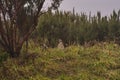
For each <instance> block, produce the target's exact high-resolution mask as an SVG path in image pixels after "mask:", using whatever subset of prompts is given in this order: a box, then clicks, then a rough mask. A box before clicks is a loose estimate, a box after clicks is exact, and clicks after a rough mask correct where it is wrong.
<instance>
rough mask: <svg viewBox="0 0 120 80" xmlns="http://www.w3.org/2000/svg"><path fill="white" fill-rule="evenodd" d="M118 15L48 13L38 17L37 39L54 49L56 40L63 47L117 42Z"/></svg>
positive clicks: (119, 23)
mask: <svg viewBox="0 0 120 80" xmlns="http://www.w3.org/2000/svg"><path fill="white" fill-rule="evenodd" d="M119 16H120V14H119V12H118V13H117V12H115V11H113V13H112V14H111V16H103V17H102V16H101V13H100V12H98V13H97V15H96V16H93V17H92V16H87V15H86V14H85V13H81V14H80V15H78V14H75V13H74V12H73V13H71V12H61V11H56V12H55V13H52V12H51V11H49V12H48V13H47V14H44V15H43V16H41V17H40V21H39V25H38V33H37V34H36V35H38V38H39V39H40V41H41V42H44V41H45V40H47V44H48V45H49V46H52V47H55V46H56V45H57V44H58V39H62V41H63V42H64V43H65V45H66V44H67V45H71V44H84V43H85V42H90V41H95V40H96V41H106V40H107V41H113V40H115V41H119V36H120V18H119Z"/></svg>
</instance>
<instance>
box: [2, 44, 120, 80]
mask: <svg viewBox="0 0 120 80" xmlns="http://www.w3.org/2000/svg"><path fill="white" fill-rule="evenodd" d="M1 53H2V52H1ZM0 61H1V62H0V80H120V46H118V45H116V44H113V43H110V44H109V43H106V44H101V43H99V44H96V45H94V46H91V47H84V46H69V47H66V48H65V49H63V50H60V49H57V48H48V49H46V50H43V49H41V48H40V47H36V46H34V45H31V46H29V49H28V53H26V54H25V51H24V50H23V51H22V54H21V56H20V57H19V58H9V57H7V55H5V54H4V55H2V54H0Z"/></svg>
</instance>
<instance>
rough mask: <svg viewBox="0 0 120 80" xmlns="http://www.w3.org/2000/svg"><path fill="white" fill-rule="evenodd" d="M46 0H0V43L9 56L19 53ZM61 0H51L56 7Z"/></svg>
mask: <svg viewBox="0 0 120 80" xmlns="http://www.w3.org/2000/svg"><path fill="white" fill-rule="evenodd" d="M45 1H47V0H0V45H2V47H3V49H4V50H5V51H7V52H8V53H9V54H10V56H11V57H17V56H19V54H20V51H21V48H22V45H23V43H24V42H25V41H26V40H28V38H29V37H30V35H31V34H32V32H33V31H34V30H35V29H36V26H37V23H38V18H39V16H40V15H41V14H42V12H43V11H42V8H43V5H44V3H45ZM61 1H62V0H51V7H49V9H57V8H58V7H59V5H60V3H61Z"/></svg>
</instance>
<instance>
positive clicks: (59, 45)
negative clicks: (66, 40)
mask: <svg viewBox="0 0 120 80" xmlns="http://www.w3.org/2000/svg"><path fill="white" fill-rule="evenodd" d="M57 47H58V49H64V44H63V42H62V40H61V39H59V43H58V46H57Z"/></svg>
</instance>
